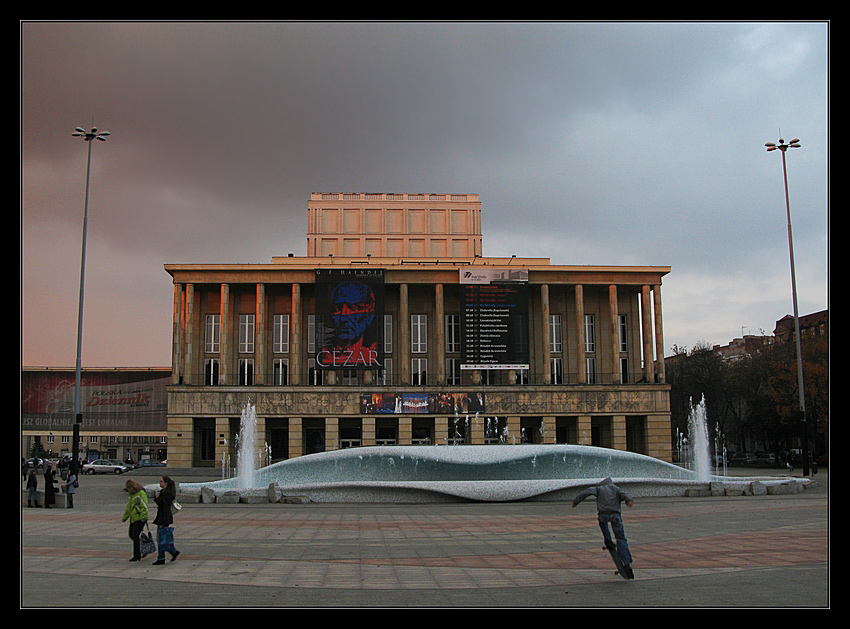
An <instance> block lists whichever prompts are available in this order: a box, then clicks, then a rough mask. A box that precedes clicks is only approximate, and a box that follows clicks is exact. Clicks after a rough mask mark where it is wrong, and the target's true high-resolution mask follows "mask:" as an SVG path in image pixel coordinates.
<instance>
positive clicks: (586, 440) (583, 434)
mask: <svg viewBox="0 0 850 629" xmlns="http://www.w3.org/2000/svg"><path fill="white" fill-rule="evenodd" d="M576 433H577V434H576V439H577V440H578V444H579V445H582V446H589V445H590V444H591V443H593V431H592V420H591V417H590V415H579V416H578V418H577V421H576Z"/></svg>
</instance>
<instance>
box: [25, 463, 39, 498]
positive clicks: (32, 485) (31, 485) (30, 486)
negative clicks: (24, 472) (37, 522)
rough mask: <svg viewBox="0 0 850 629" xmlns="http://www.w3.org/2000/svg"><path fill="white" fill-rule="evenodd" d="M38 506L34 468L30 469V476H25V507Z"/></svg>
mask: <svg viewBox="0 0 850 629" xmlns="http://www.w3.org/2000/svg"><path fill="white" fill-rule="evenodd" d="M33 505H34V506H36V507H37V506H38V475H37V474H36V473H35V468H32V471H30V475H29V476H27V506H28V507H32V506H33Z"/></svg>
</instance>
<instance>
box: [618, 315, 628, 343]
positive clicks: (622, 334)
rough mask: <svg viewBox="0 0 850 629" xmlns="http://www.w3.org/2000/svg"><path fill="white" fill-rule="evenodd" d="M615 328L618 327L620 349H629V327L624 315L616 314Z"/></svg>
mask: <svg viewBox="0 0 850 629" xmlns="http://www.w3.org/2000/svg"><path fill="white" fill-rule="evenodd" d="M617 328H618V329H619V340H620V351H621V352H627V351H629V334H628V332H629V328H628V327H627V325H626V315H617Z"/></svg>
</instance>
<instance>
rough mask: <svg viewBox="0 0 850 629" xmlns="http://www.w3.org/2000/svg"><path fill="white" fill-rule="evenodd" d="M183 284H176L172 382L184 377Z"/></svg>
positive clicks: (172, 336)
mask: <svg viewBox="0 0 850 629" xmlns="http://www.w3.org/2000/svg"><path fill="white" fill-rule="evenodd" d="M182 350H183V285H182V284H179V283H177V284H174V320H173V323H172V328H171V384H181V383H182V379H183V360H182Z"/></svg>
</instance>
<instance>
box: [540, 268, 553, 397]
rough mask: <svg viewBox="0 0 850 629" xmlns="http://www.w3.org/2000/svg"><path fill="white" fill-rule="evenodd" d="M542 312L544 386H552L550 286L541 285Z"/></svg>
mask: <svg viewBox="0 0 850 629" xmlns="http://www.w3.org/2000/svg"><path fill="white" fill-rule="evenodd" d="M540 310H541V315H540V316H541V317H542V319H543V321H542V325H541V328H540V329H541V330H543V335H542V336H543V343H542V345H543V348H542V349H543V352H542V353H541V356H542V360H543V384H552V365H551V364H550V357H551V356H550V354H549V285H548V284H541V285H540Z"/></svg>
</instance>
